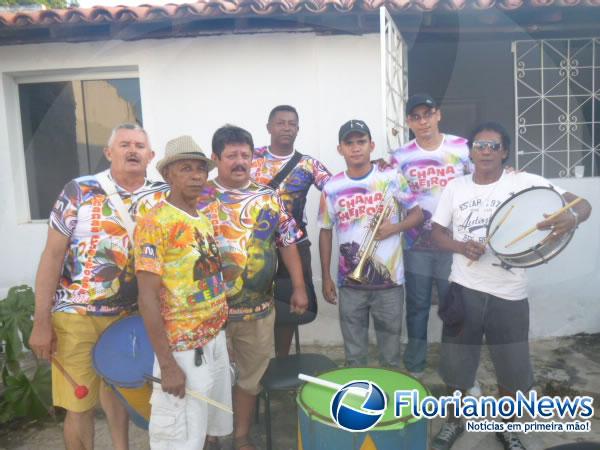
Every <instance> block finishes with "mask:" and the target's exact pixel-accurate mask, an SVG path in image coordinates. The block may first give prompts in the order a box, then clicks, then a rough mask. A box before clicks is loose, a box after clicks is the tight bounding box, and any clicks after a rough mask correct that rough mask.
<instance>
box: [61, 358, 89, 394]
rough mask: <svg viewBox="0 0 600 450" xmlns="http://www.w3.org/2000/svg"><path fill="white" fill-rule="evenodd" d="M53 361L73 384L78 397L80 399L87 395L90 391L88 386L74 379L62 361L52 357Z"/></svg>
mask: <svg viewBox="0 0 600 450" xmlns="http://www.w3.org/2000/svg"><path fill="white" fill-rule="evenodd" d="M52 362H53V363H54V365H55V366H56V367H57V368H58V370H60V373H62V374H63V376H64V377H65V378H66V379H67V381H68V382H69V383H70V384H71V386H73V389H74V390H75V397H77V398H78V399H79V400H81V399H82V398H85V397H87V395H88V392H89V390H88V388H87V386H84V385H83V384H77V382H76V381H75V380H74V379H73V377H72V376H71V375H70V374H69V372H67V371H66V370H65V368H64V367H63V366H62V365H61V363H59V362H58V359H56V358H52Z"/></svg>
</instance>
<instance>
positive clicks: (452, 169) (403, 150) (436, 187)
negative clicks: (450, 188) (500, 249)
mask: <svg viewBox="0 0 600 450" xmlns="http://www.w3.org/2000/svg"><path fill="white" fill-rule="evenodd" d="M392 163H393V164H394V165H397V166H398V169H399V170H401V171H402V174H403V175H404V177H405V178H406V179H407V180H408V183H409V185H410V188H411V190H412V191H413V192H414V193H415V194H416V195H417V200H418V202H419V205H420V206H421V208H423V214H424V215H425V222H424V223H423V224H422V225H420V226H418V227H416V228H413V229H412V230H408V231H407V232H405V233H404V244H405V247H406V248H407V249H413V250H435V249H437V247H436V246H435V244H434V243H433V241H432V239H431V216H433V213H434V212H435V209H436V207H437V205H438V202H439V201H440V196H441V195H442V191H443V190H444V188H445V187H446V185H447V184H448V182H449V181H450V180H452V179H454V178H456V177H460V176H462V175H465V174H467V173H470V172H471V171H472V170H471V161H470V160H469V148H468V147H467V140H466V139H464V138H461V137H457V136H452V135H449V134H444V140H443V141H442V143H441V145H440V146H439V147H438V148H437V149H435V150H423V149H422V148H421V147H420V146H419V144H417V141H416V140H415V139H413V140H412V141H410V142H409V143H408V144H406V145H405V146H404V147H400V148H399V149H397V150H396V151H394V152H393V153H392Z"/></svg>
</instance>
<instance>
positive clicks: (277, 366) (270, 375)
mask: <svg viewBox="0 0 600 450" xmlns="http://www.w3.org/2000/svg"><path fill="white" fill-rule="evenodd" d="M298 334H299V333H298V325H296V329H295V331H294V337H295V341H296V354H294V355H289V356H283V357H275V358H271V360H270V361H269V366H268V367H267V370H266V372H265V374H264V375H263V377H262V380H261V384H262V387H263V389H262V392H261V394H260V397H263V398H264V400H265V434H266V441H267V450H272V439H271V392H273V391H292V390H296V389H298V388H299V387H300V385H301V384H302V383H303V381H301V380H299V379H298V374H299V373H304V374H306V375H312V376H315V375H318V374H320V373H322V372H326V371H328V370H333V369H335V368H337V364H336V363H334V362H333V361H332V360H331V359H329V358H328V357H327V356H324V355H319V354H316V353H301V352H300V338H299V335H298ZM260 397H259V399H260ZM259 403H260V402H259ZM258 407H259V404H257V406H256V408H257V417H258Z"/></svg>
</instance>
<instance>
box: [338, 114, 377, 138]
mask: <svg viewBox="0 0 600 450" xmlns="http://www.w3.org/2000/svg"><path fill="white" fill-rule="evenodd" d="M350 133H362V134H368V135H369V139H371V130H369V127H368V126H367V124H366V123H365V122H364V121H362V120H357V119H352V120H349V121H348V122H346V123H345V124H344V125H342V126H341V127H340V132H339V133H338V140H339V142H342V141H343V140H344V139H345V138H346V136H348V135H349V134H350Z"/></svg>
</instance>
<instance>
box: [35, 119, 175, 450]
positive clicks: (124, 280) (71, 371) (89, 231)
mask: <svg viewBox="0 0 600 450" xmlns="http://www.w3.org/2000/svg"><path fill="white" fill-rule="evenodd" d="M104 155H105V156H106V158H107V159H108V161H109V162H110V168H109V169H108V170H106V171H104V172H100V173H97V174H95V175H86V176H82V177H79V178H76V179H74V180H72V181H70V182H69V183H67V184H66V185H65V187H64V189H63V191H62V192H61V193H60V195H59V197H58V199H57V201H56V203H55V204H54V207H53V208H52V212H51V213H50V220H49V229H48V239H47V242H46V247H45V248H44V251H43V253H42V256H41V258H40V265H39V268H38V272H37V275H36V283H35V297H36V298H35V317H34V324H33V331H32V334H31V338H30V340H29V343H30V345H31V349H32V350H33V351H34V353H35V354H36V355H37V356H38V357H40V358H44V359H49V360H50V359H51V360H53V361H54V362H55V364H54V367H53V370H52V401H53V403H54V405H55V406H60V407H62V408H65V409H66V410H67V415H66V418H65V422H64V439H65V446H66V448H68V449H69V450H74V449H77V450H79V449H82V450H83V449H86V450H87V449H92V448H93V447H94V415H95V411H94V408H95V406H96V404H97V402H98V398H99V399H100V403H101V404H102V408H103V409H104V411H105V412H106V417H107V420H108V424H109V428H110V432H111V438H112V443H113V448H115V449H117V450H124V449H127V448H128V447H129V444H128V415H127V411H126V409H125V407H124V406H123V405H122V403H121V402H120V401H119V399H118V398H117V397H116V396H115V394H114V393H113V391H112V390H110V389H108V388H107V387H106V386H104V385H103V383H102V382H101V380H100V377H99V376H98V375H97V374H96V372H95V371H94V369H93V367H92V357H91V350H92V347H93V345H94V344H95V343H96V341H97V339H98V337H99V336H100V334H101V333H102V332H103V330H105V329H106V328H107V327H108V326H109V325H110V324H112V323H113V322H114V321H115V320H117V319H119V317H121V316H122V315H123V314H125V313H128V312H130V311H132V310H134V309H135V308H136V302H137V289H136V285H135V277H134V273H133V261H132V258H131V255H132V254H131V252H130V241H131V236H132V234H133V220H134V219H135V218H136V217H138V216H139V215H140V214H143V213H144V212H145V211H147V210H148V209H150V208H151V207H152V206H153V205H154V204H155V203H156V202H157V201H158V200H160V199H161V198H162V197H163V195H164V191H165V190H166V185H165V184H164V183H162V182H152V181H149V180H148V179H147V178H146V168H147V167H148V164H149V162H150V161H151V160H152V158H153V157H154V152H153V151H152V149H151V147H150V142H149V140H148V135H147V134H146V131H145V130H144V129H143V128H141V127H140V126H139V125H137V124H127V123H125V124H121V125H118V126H117V127H115V128H114V129H113V130H112V133H111V135H110V137H109V139H108V144H107V147H106V148H105V149H104ZM59 364H60V366H62V367H64V371H57V370H54V369H55V368H58V367H59ZM65 374H68V375H65ZM68 376H71V377H72V378H73V379H74V380H75V381H76V382H77V383H79V384H80V385H84V386H87V387H88V389H89V392H88V394H87V395H86V396H85V397H84V398H78V397H77V396H76V395H75V392H74V389H73V386H71V384H70V382H69V381H68Z"/></svg>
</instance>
